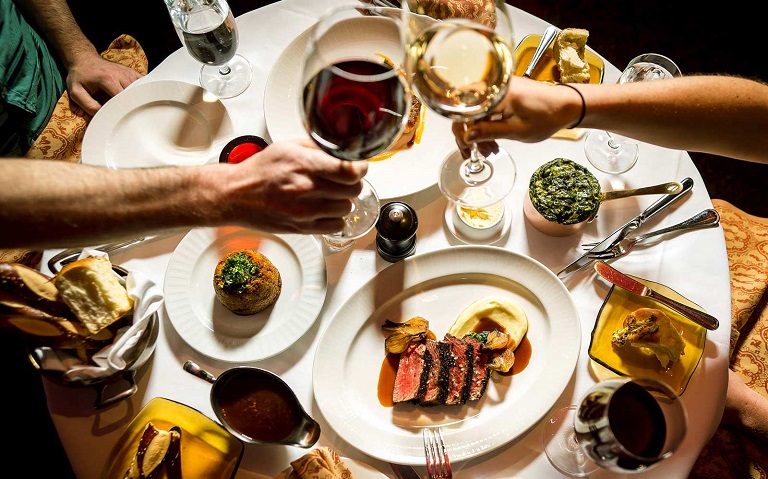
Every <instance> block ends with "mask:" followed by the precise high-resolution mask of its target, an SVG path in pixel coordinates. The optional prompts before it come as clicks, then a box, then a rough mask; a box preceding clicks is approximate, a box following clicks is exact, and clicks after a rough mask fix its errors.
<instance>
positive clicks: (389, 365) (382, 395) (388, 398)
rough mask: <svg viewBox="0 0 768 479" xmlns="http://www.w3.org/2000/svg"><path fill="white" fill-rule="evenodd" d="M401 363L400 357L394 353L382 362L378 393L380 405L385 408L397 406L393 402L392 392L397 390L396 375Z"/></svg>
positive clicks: (389, 354) (388, 354)
mask: <svg viewBox="0 0 768 479" xmlns="http://www.w3.org/2000/svg"><path fill="white" fill-rule="evenodd" d="M399 362H400V355H399V354H392V353H387V355H386V356H385V357H384V361H382V362H381V370H380V371H379V384H378V387H377V391H376V392H377V394H378V397H379V404H381V405H382V406H384V407H393V406H394V405H395V403H394V402H392V392H393V391H394V390H395V374H396V373H397V365H398V363H399Z"/></svg>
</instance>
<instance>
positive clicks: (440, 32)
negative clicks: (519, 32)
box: [400, 0, 517, 209]
mask: <svg viewBox="0 0 768 479" xmlns="http://www.w3.org/2000/svg"><path fill="white" fill-rule="evenodd" d="M400 3H401V5H402V10H403V15H402V18H403V28H404V34H403V41H404V43H405V45H406V50H407V52H408V55H407V63H406V65H407V68H406V71H407V73H408V77H409V80H410V82H411V86H412V88H413V89H414V91H415V92H416V93H417V94H418V95H419V98H420V99H421V101H422V102H424V103H425V104H426V105H427V106H428V107H429V108H431V109H432V110H434V111H435V112H437V113H439V114H440V115H443V116H445V117H447V118H450V119H452V120H455V121H459V122H463V123H464V125H465V127H466V126H467V125H468V124H469V122H471V121H473V120H477V119H480V118H483V117H484V116H486V115H487V114H488V112H489V111H491V110H492V109H493V108H494V107H495V106H496V105H497V104H498V103H499V102H500V101H501V99H502V98H503V97H504V95H505V94H506V92H507V89H508V88H509V84H510V80H511V78H512V75H513V71H514V54H513V46H514V45H515V42H514V35H513V31H512V23H511V21H510V18H509V14H508V11H507V7H506V5H505V3H504V2H503V1H502V0H494V1H493V2H489V4H492V6H493V7H495V8H487V9H486V8H483V7H482V6H481V5H474V4H469V2H468V3H467V9H465V10H464V11H462V12H461V13H462V15H463V17H462V18H457V17H455V16H454V15H455V12H454V11H453V10H452V9H450V8H447V7H446V6H445V5H444V4H443V3H441V2H434V1H426V0H403V1H401V2H400ZM470 146H471V154H470V157H469V158H464V157H463V156H462V155H460V154H453V155H449V156H448V158H447V159H446V160H445V161H444V162H443V164H442V166H441V169H440V177H439V180H438V185H439V187H440V191H441V192H442V193H443V194H444V195H445V196H446V197H447V198H448V199H450V200H451V201H453V202H455V203H456V204H458V205H459V206H462V207H468V208H472V209H475V208H482V207H486V206H490V205H493V204H496V203H499V202H500V201H501V200H503V199H504V197H506V196H507V195H508V194H509V192H510V191H511V190H512V187H513V185H514V182H515V177H516V173H517V168H516V166H515V162H514V160H513V159H512V157H511V156H510V155H509V153H507V152H506V151H504V150H503V149H501V148H496V149H495V151H487V152H486V151H483V152H481V151H479V149H478V147H477V145H476V144H474V143H472V144H471V145H470Z"/></svg>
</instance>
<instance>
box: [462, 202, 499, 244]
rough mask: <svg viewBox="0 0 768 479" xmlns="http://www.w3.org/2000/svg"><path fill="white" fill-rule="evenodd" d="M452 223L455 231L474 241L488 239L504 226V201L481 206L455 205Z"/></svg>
mask: <svg viewBox="0 0 768 479" xmlns="http://www.w3.org/2000/svg"><path fill="white" fill-rule="evenodd" d="M454 212H455V214H454V221H453V224H454V226H455V227H456V230H457V232H459V233H461V235H463V236H465V237H466V238H468V239H470V240H474V241H485V240H490V239H491V238H493V237H494V236H495V235H498V234H499V232H501V230H502V228H503V227H504V221H503V220H504V214H505V211H504V202H503V201H500V202H498V203H495V204H492V205H490V206H485V207H483V208H468V207H465V206H459V205H456V207H455V209H454Z"/></svg>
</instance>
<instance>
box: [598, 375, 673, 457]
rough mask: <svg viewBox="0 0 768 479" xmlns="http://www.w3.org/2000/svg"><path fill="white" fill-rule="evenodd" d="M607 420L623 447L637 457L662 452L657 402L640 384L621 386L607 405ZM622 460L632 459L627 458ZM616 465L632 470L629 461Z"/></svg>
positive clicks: (661, 419) (661, 417) (661, 422)
mask: <svg viewBox="0 0 768 479" xmlns="http://www.w3.org/2000/svg"><path fill="white" fill-rule="evenodd" d="M608 422H609V423H610V425H611V431H613V435H614V436H615V437H616V439H617V440H618V441H619V443H621V445H622V446H624V448H625V449H626V450H628V451H629V452H630V453H632V454H634V455H635V456H640V457H657V456H658V455H659V454H661V452H662V448H663V447H664V440H665V439H666V436H667V423H666V422H665V421H664V413H662V411H661V408H660V407H659V404H658V403H657V402H656V400H655V399H654V398H653V396H651V394H650V393H649V392H648V391H646V390H645V389H644V388H643V387H641V386H638V385H637V384H634V383H627V384H625V385H624V386H622V387H620V388H619V389H618V390H617V391H616V394H614V395H613V398H611V403H610V405H609V406H608ZM624 460H625V461H632V459H630V458H627V459H624ZM618 465H619V466H620V467H623V468H624V469H635V467H632V465H631V464H622V459H619V462H618Z"/></svg>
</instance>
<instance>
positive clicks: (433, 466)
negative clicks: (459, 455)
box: [422, 427, 453, 479]
mask: <svg viewBox="0 0 768 479" xmlns="http://www.w3.org/2000/svg"><path fill="white" fill-rule="evenodd" d="M422 436H423V437H424V456H425V457H426V460H427V475H428V476H429V479H452V478H453V473H452V472H451V461H450V460H449V459H448V453H447V452H445V441H443V432H442V431H441V430H440V428H439V427H438V428H424V430H423V431H422Z"/></svg>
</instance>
